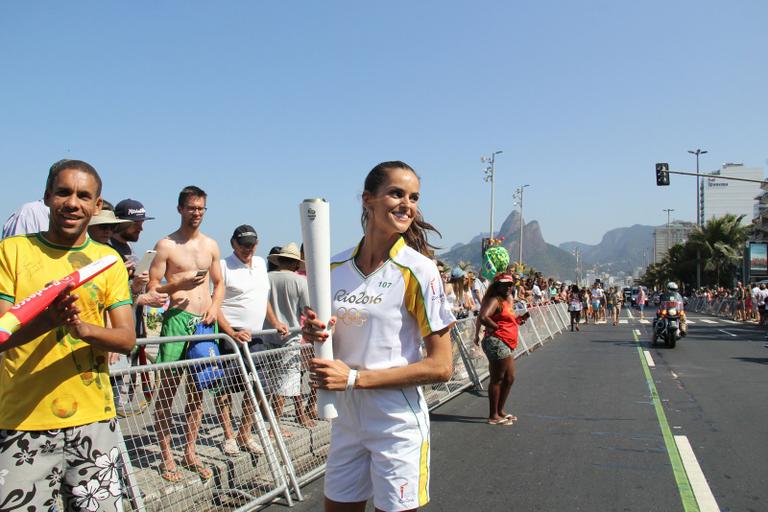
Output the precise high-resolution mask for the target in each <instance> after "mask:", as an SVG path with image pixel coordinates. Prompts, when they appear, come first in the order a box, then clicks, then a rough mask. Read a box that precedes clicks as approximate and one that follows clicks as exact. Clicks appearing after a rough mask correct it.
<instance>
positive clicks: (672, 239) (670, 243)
mask: <svg viewBox="0 0 768 512" xmlns="http://www.w3.org/2000/svg"><path fill="white" fill-rule="evenodd" d="M694 226H695V224H694V223H693V222H683V221H679V220H676V221H674V222H671V223H670V224H669V230H667V225H666V224H664V225H663V226H658V227H657V228H655V229H654V230H653V262H654V263H658V262H660V261H661V260H662V259H664V256H666V254H667V251H668V250H669V249H670V248H672V247H674V246H675V245H677V244H684V243H685V242H687V241H688V235H690V234H691V231H693V228H694Z"/></svg>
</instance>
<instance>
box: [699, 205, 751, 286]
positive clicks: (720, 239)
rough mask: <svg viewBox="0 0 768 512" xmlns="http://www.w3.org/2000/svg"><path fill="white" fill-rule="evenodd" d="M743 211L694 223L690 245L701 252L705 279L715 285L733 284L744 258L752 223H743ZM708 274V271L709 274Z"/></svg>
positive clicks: (707, 282)
mask: <svg viewBox="0 0 768 512" xmlns="http://www.w3.org/2000/svg"><path fill="white" fill-rule="evenodd" d="M743 218H744V215H739V216H738V217H737V216H736V215H732V214H727V215H723V216H722V217H716V218H713V219H710V220H709V221H707V223H706V224H704V225H703V226H701V227H695V228H694V230H693V232H692V233H691V235H690V236H689V237H688V242H687V244H686V245H690V247H691V248H693V249H694V250H696V251H699V252H700V254H701V263H702V264H703V266H702V268H703V270H704V272H705V275H704V279H703V281H704V282H705V283H706V284H712V285H715V286H723V285H724V286H730V285H731V284H732V282H733V279H734V278H735V277H736V275H737V273H738V270H739V266H740V264H741V261H742V257H743V252H744V244H745V243H746V241H747V240H748V239H749V235H750V233H751V230H752V226H749V225H747V226H744V225H742V224H741V221H742V219H743ZM706 274H708V275H706Z"/></svg>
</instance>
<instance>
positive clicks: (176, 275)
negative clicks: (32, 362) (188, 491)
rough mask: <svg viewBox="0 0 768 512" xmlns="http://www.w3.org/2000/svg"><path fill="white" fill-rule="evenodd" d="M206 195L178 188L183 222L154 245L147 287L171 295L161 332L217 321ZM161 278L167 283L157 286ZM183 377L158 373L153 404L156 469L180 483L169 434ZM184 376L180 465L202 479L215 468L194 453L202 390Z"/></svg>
mask: <svg viewBox="0 0 768 512" xmlns="http://www.w3.org/2000/svg"><path fill="white" fill-rule="evenodd" d="M206 197H207V196H206V194H205V192H203V191H202V190H201V189H199V188H198V187H195V186H189V187H185V188H184V189H183V190H182V191H181V192H180V193H179V203H178V207H177V210H178V212H179V214H180V215H181V226H180V227H179V229H178V230H176V231H174V232H173V233H171V234H170V235H168V236H167V237H165V238H163V239H162V240H160V241H159V242H157V245H155V250H156V251H157V255H156V256H155V259H154V260H153V262H152V267H151V268H150V270H149V284H148V289H149V290H152V291H156V292H159V293H167V294H169V295H170V297H171V302H170V307H169V308H168V311H166V312H165V314H164V315H163V327H162V330H161V332H160V335H161V336H186V335H191V334H194V333H195V332H200V331H201V328H203V329H205V328H206V327H207V328H208V330H207V331H206V332H213V329H212V327H214V326H215V325H216V315H217V312H218V310H219V307H220V306H221V301H222V299H223V297H224V283H223V281H222V278H221V267H220V266H219V260H220V259H221V255H220V252H219V246H218V244H216V242H215V241H214V240H212V239H211V238H208V237H207V236H205V235H204V234H202V233H201V232H200V224H202V222H203V215H205V210H206V207H205V204H206ZM163 278H165V280H166V284H163V285H161V284H160V281H161V280H162V279H163ZM210 283H212V284H213V296H211V294H210V291H209V290H210ZM185 346H186V343H185V342H178V343H163V344H161V345H160V351H159V353H158V358H157V361H158V362H159V363H161V362H173V361H179V360H181V359H184V356H185V354H184V352H185ZM182 376H183V372H179V371H174V370H164V371H161V372H160V388H159V394H158V397H157V402H156V406H155V424H156V425H155V426H156V430H157V440H158V443H159V444H160V450H161V454H162V457H163V466H162V467H161V468H160V474H161V476H162V477H163V478H164V479H166V480H168V481H171V482H178V481H179V480H181V478H182V475H181V474H180V473H179V470H178V468H177V467H176V463H175V462H174V460H173V454H172V453H171V436H170V429H171V426H172V419H171V405H172V403H173V398H174V396H175V395H176V392H177V390H178V388H179V383H180V381H181V377H182ZM186 381H187V386H186V394H187V407H186V415H187V432H186V446H185V448H184V458H183V459H182V464H181V465H182V466H183V467H185V468H187V469H190V470H191V471H193V472H195V473H197V474H198V475H199V476H200V478H201V479H203V480H208V479H209V478H211V477H212V476H213V472H212V471H211V468H209V467H206V466H204V465H203V464H201V463H200V461H199V460H198V458H197V454H196V453H195V443H196V441H197V436H198V432H199V430H200V423H201V422H202V418H203V408H202V393H201V392H200V391H199V390H198V389H197V387H196V386H195V384H194V382H193V379H192V378H191V377H189V378H187V379H186Z"/></svg>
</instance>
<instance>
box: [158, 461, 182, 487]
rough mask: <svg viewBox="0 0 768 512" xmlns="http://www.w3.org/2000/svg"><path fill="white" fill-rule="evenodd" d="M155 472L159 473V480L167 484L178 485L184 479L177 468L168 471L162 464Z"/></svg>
mask: <svg viewBox="0 0 768 512" xmlns="http://www.w3.org/2000/svg"><path fill="white" fill-rule="evenodd" d="M157 472H158V473H160V478H162V479H163V480H165V481H167V482H171V483H174V484H176V483H179V482H181V481H182V480H183V479H184V476H183V475H182V474H181V472H180V471H179V468H175V469H168V468H167V467H165V465H164V464H161V465H159V466H158V467H157Z"/></svg>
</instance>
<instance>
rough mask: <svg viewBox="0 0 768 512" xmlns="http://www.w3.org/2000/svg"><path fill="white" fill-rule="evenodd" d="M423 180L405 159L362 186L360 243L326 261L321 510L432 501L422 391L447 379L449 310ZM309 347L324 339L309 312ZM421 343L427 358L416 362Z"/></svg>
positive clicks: (319, 366) (315, 374)
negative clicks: (423, 208)
mask: <svg viewBox="0 0 768 512" xmlns="http://www.w3.org/2000/svg"><path fill="white" fill-rule="evenodd" d="M419 188H420V181H419V177H418V176H417V175H416V172H415V171H414V170H413V169H412V168H411V167H410V166H408V165H407V164H405V163H403V162H397V161H395V162H383V163H381V164H379V165H377V166H376V167H374V168H373V169H372V170H371V172H370V173H368V176H367V178H366V180H365V186H364V189H365V190H364V191H363V194H362V203H363V213H362V219H361V220H362V225H363V230H364V236H363V239H362V240H361V241H360V243H359V244H358V245H357V247H354V248H352V249H348V250H347V251H345V252H343V253H341V254H339V255H337V256H336V257H334V258H332V259H331V291H332V311H333V314H334V316H333V317H332V318H331V319H330V321H329V325H330V326H332V327H334V332H333V353H334V360H322V359H314V360H313V361H312V384H313V386H314V387H316V388H319V389H324V390H331V391H337V392H338V393H336V399H335V402H336V410H337V411H338V415H339V417H338V418H337V419H335V420H334V421H333V424H332V431H331V447H330V452H329V454H328V465H327V470H326V476H325V496H326V498H325V510H326V511H329V512H337V511H345V512H346V511H361V512H362V511H363V510H365V504H366V502H367V500H368V499H369V498H370V497H371V496H373V499H374V505H375V507H376V510H381V511H406V510H415V509H416V508H418V507H419V506H424V505H425V504H426V503H427V502H428V501H429V487H428V486H429V414H428V411H427V404H426V402H425V400H424V396H423V394H422V392H421V389H420V387H419V386H421V385H423V384H431V383H435V382H442V381H446V380H448V379H449V378H450V376H451V372H452V368H451V363H452V353H451V341H450V336H449V330H450V328H451V326H452V325H453V323H454V321H455V319H454V317H453V315H452V314H451V312H450V309H449V308H448V306H447V304H446V302H445V293H444V290H443V284H442V280H441V279H440V274H439V273H438V270H437V266H436V265H435V263H434V262H433V261H432V260H431V259H430V255H431V246H430V245H429V244H428V243H427V238H426V235H427V232H428V231H434V232H436V230H435V228H434V227H433V226H431V225H430V224H428V223H427V222H425V221H424V220H423V218H422V216H421V214H420V212H419V209H418V204H419V199H420V197H419ZM306 316H307V319H306V321H305V323H304V326H303V335H304V338H305V339H306V340H307V341H312V342H320V341H323V340H325V339H326V338H327V337H328V333H327V332H326V325H325V321H326V319H318V318H317V315H316V314H315V313H314V312H313V311H312V310H307V314H306ZM422 341H423V346H424V351H425V355H424V356H423V357H422V350H421V345H422Z"/></svg>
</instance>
